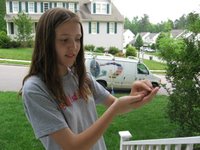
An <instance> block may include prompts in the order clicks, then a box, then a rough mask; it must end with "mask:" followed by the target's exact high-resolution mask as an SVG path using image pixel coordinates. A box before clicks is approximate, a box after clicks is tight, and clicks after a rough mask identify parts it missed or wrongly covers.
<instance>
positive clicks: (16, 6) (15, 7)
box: [13, 1, 19, 13]
mask: <svg viewBox="0 0 200 150" xmlns="http://www.w3.org/2000/svg"><path fill="white" fill-rule="evenodd" d="M18 12H19V3H18V2H16V1H13V13H18Z"/></svg>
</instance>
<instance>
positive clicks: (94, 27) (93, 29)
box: [89, 22, 99, 34]
mask: <svg viewBox="0 0 200 150" xmlns="http://www.w3.org/2000/svg"><path fill="white" fill-rule="evenodd" d="M89 33H92V34H97V33H99V22H89Z"/></svg>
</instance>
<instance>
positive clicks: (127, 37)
mask: <svg viewBox="0 0 200 150" xmlns="http://www.w3.org/2000/svg"><path fill="white" fill-rule="evenodd" d="M134 38H135V34H134V33H133V32H132V31H131V30H129V29H126V30H124V33H123V47H126V46H127V45H128V44H132V43H131V42H132V41H133V40H134Z"/></svg>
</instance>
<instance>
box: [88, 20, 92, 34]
mask: <svg viewBox="0 0 200 150" xmlns="http://www.w3.org/2000/svg"><path fill="white" fill-rule="evenodd" d="M91 30H92V29H91V22H89V33H91Z"/></svg>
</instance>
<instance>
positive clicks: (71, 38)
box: [22, 8, 158, 150]
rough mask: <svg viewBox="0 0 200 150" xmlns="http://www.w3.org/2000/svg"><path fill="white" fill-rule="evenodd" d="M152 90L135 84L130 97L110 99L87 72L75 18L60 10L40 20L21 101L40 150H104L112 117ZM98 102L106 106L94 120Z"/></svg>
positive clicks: (135, 105) (140, 101)
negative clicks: (105, 137) (40, 146)
mask: <svg viewBox="0 0 200 150" xmlns="http://www.w3.org/2000/svg"><path fill="white" fill-rule="evenodd" d="M157 91H158V88H153V87H152V85H151V83H150V82H149V81H137V82H135V83H133V86H132V90H131V93H130V95H129V96H124V97H120V98H118V99H117V98H116V97H114V96H112V95H111V94H110V93H109V92H108V91H106V90H105V89H104V88H103V87H102V86H101V85H100V84H98V83H97V82H96V81H95V80H94V79H93V78H92V77H91V76H90V74H87V73H86V69H85V64H84V49H83V28H82V25H81V22H80V19H79V17H78V16H77V15H76V14H74V13H72V12H70V11H68V10H66V9H61V8H54V9H50V10H48V11H46V12H45V13H44V14H43V15H42V16H41V18H40V20H39V22H38V24H37V29H36V37H35V47H34V52H33V56H32V64H31V66H30V71H29V73H28V75H27V76H26V77H25V78H24V80H23V87H22V98H23V102H24V108H25V113H26V116H27V118H28V120H29V122H30V123H31V125H32V127H33V130H34V133H35V135H36V138H38V139H39V140H40V141H41V142H42V144H43V145H44V147H45V149H47V150H61V149H63V150H89V149H92V150H106V146H105V143H104V140H103V137H102V135H103V133H104V131H105V130H106V129H107V128H108V126H109V124H110V123H111V121H112V120H113V118H114V117H116V116H117V115H119V114H122V113H125V112H129V111H131V110H132V109H136V108H139V107H140V106H142V105H144V104H145V103H147V102H149V101H150V100H151V99H152V98H153V96H154V95H155V94H156V93H157ZM98 103H101V104H104V105H105V106H106V107H107V110H106V112H105V113H104V114H103V115H102V116H101V117H100V118H99V119H98V118H97V113H96V107H95V105H96V104H98Z"/></svg>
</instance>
